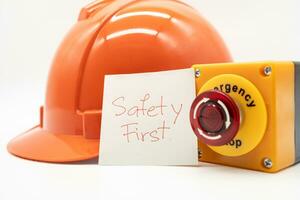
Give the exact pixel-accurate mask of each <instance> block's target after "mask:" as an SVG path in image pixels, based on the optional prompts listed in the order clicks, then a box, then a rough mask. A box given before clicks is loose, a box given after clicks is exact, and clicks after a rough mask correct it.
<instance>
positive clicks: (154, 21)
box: [8, 0, 231, 162]
mask: <svg viewBox="0 0 300 200" xmlns="http://www.w3.org/2000/svg"><path fill="white" fill-rule="evenodd" d="M228 61H231V57H230V54H229V52H228V50H227V49H226V46H225V45H224V43H223V41H222V39H221V37H220V36H219V35H218V33H217V32H216V31H215V30H214V28H213V27H212V26H211V25H210V24H209V23H208V22H207V21H205V20H204V19H203V18H202V17H201V16H200V15H199V13H198V12H197V11H196V10H194V9H193V8H191V7H190V6H188V5H186V4H185V3H183V2H180V1H177V0H101V1H96V2H94V3H92V4H89V5H88V6H86V7H84V8H83V9H82V10H81V13H80V16H79V19H78V22H77V23H76V24H75V25H74V26H73V28H72V29H71V30H70V32H69V33H68V35H67V36H66V37H65V39H64V40H63V42H62V44H61V45H60V47H59V49H58V51H57V53H56V56H55V58H54V61H53V64H52V67H51V70H50V74H49V77H48V85H47V93H46V100H45V105H44V106H43V107H41V109H40V124H39V125H38V126H35V127H34V128H32V129H30V130H28V131H27V132H25V133H24V134H22V135H20V136H18V137H16V138H15V139H13V140H12V141H11V142H10V143H9V144H8V151H9V152H11V153H12V154H14V155H17V156H20V157H23V158H26V159H31V160H38V161H46V162H71V161H80V160H87V159H91V158H94V157H97V156H98V151H99V138H100V124H101V122H100V121H101V106H102V93H103V83H104V75H106V74H125V73H141V72H153V71H162V70H173V69H181V68H188V67H191V66H192V65H193V64H196V63H217V62H228ZM187 120H188V119H187Z"/></svg>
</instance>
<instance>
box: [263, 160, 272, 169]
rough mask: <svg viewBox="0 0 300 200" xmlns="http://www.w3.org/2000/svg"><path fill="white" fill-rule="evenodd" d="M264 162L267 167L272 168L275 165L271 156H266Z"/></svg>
mask: <svg viewBox="0 0 300 200" xmlns="http://www.w3.org/2000/svg"><path fill="white" fill-rule="evenodd" d="M263 164H264V167H265V168H268V169H271V168H272V166H273V163H272V160H271V159H270V158H264V160H263Z"/></svg>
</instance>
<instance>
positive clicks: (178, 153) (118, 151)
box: [99, 69, 198, 165]
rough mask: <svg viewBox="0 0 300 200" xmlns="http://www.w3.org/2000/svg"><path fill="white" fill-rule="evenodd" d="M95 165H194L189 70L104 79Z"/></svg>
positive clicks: (192, 83)
mask: <svg viewBox="0 0 300 200" xmlns="http://www.w3.org/2000/svg"><path fill="white" fill-rule="evenodd" d="M104 82H105V83H104V98H103V106H102V124H101V137H100V153H99V155H100V156H99V164H100V165H195V164H197V163H198V160H197V152H198V151H197V138H196V136H195V135H194V133H193V131H192V129H191V127H190V121H189V110H190V106H191V103H192V101H193V100H194V98H195V78H194V70H193V69H182V70H172V71H163V72H154V73H140V74H123V75H107V76H105V81H104Z"/></svg>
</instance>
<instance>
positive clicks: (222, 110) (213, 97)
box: [190, 90, 240, 146]
mask: <svg viewBox="0 0 300 200" xmlns="http://www.w3.org/2000/svg"><path fill="white" fill-rule="evenodd" d="M190 121H191V125H192V128H193V130H194V133H195V134H196V136H197V137H198V138H199V140H201V141H202V142H203V143H205V144H208V145H211V146H221V145H225V144H227V143H228V142H230V141H231V140H232V139H233V138H234V137H235V135H236V134H237V132H238V130H239V126H240V112H239V108H238V106H237V105H236V103H235V102H234V100H233V99H232V98H231V97H230V96H228V95H227V94H225V93H223V92H220V91H217V90H211V91H206V92H204V93H201V94H200V95H198V96H197V97H196V99H195V100H194V102H193V103H192V106H191V110H190Z"/></svg>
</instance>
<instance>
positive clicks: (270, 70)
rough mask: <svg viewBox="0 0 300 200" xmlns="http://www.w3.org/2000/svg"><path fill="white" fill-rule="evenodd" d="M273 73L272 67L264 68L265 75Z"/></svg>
mask: <svg viewBox="0 0 300 200" xmlns="http://www.w3.org/2000/svg"><path fill="white" fill-rule="evenodd" d="M271 73H272V67H270V66H266V67H265V68H264V74H265V76H270V75H271Z"/></svg>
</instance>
